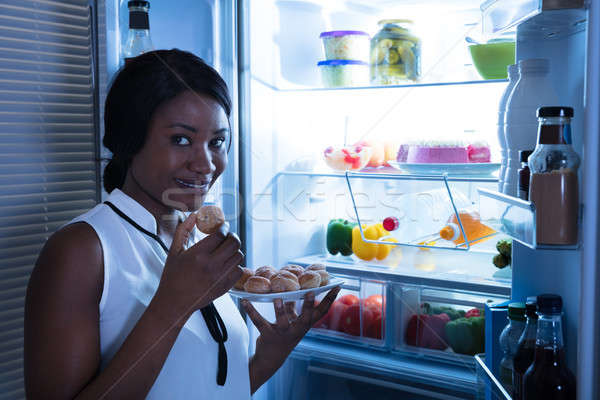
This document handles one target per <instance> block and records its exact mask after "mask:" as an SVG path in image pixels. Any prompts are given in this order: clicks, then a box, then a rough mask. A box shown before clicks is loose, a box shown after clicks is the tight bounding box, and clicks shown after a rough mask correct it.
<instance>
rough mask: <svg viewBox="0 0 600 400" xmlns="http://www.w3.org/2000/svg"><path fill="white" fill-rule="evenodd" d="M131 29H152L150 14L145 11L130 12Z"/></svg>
mask: <svg viewBox="0 0 600 400" xmlns="http://www.w3.org/2000/svg"><path fill="white" fill-rule="evenodd" d="M129 29H150V22H149V20H148V13H147V12H143V11H130V12H129Z"/></svg>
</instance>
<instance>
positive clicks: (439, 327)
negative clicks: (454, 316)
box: [406, 313, 450, 350]
mask: <svg viewBox="0 0 600 400" xmlns="http://www.w3.org/2000/svg"><path fill="white" fill-rule="evenodd" d="M448 321H450V317H448V315H447V314H445V313H442V314H434V315H428V314H421V315H413V316H412V317H411V318H410V320H409V321H408V325H407V327H406V343H407V344H408V345H410V346H419V347H426V348H428V349H435V350H444V349H446V348H447V347H448V344H447V343H446V332H445V329H444V327H445V326H446V324H447V323H448Z"/></svg>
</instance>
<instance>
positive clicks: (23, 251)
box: [0, 222, 44, 290]
mask: <svg viewBox="0 0 600 400" xmlns="http://www.w3.org/2000/svg"><path fill="white" fill-rule="evenodd" d="M32 223H33V222H32ZM17 225H19V224H17ZM23 225H25V224H23ZM42 247H44V246H43V243H41V244H34V245H30V246H21V247H11V248H10V249H4V250H0V257H1V258H2V259H4V258H15V257H19V256H25V255H28V254H39V253H40V250H42ZM9 269H10V270H13V268H9ZM27 278H29V275H28V276H27ZM10 279H22V276H12V277H10ZM10 279H9V278H8V277H5V279H3V280H0V290H2V288H3V287H4V284H5V283H6V282H10ZM25 282H27V281H25Z"/></svg>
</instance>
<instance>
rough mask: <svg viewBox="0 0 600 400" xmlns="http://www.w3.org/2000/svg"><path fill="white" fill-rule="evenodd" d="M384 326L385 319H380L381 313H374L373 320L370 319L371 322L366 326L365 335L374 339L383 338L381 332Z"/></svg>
mask: <svg viewBox="0 0 600 400" xmlns="http://www.w3.org/2000/svg"><path fill="white" fill-rule="evenodd" d="M382 322H383V323H382ZM384 327H385V321H382V320H381V314H379V315H376V316H375V318H373V321H371V324H370V325H368V326H367V331H366V333H365V336H367V337H370V338H374V339H381V338H383V335H382V334H381V332H382V329H383V328H384Z"/></svg>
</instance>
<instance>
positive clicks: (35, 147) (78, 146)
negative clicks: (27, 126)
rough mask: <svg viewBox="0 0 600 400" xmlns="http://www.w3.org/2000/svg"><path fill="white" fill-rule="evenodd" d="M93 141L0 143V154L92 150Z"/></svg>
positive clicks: (83, 151)
mask: <svg viewBox="0 0 600 400" xmlns="http://www.w3.org/2000/svg"><path fill="white" fill-rule="evenodd" d="M94 149H95V145H94V143H90V142H88V143H25V144H0V154H16V153H20V154H23V155H26V157H28V156H29V155H30V154H32V153H40V152H49V151H55V152H59V151H60V152H69V151H72V152H74V153H85V152H89V153H92V152H94ZM0 184H1V183H0Z"/></svg>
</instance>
